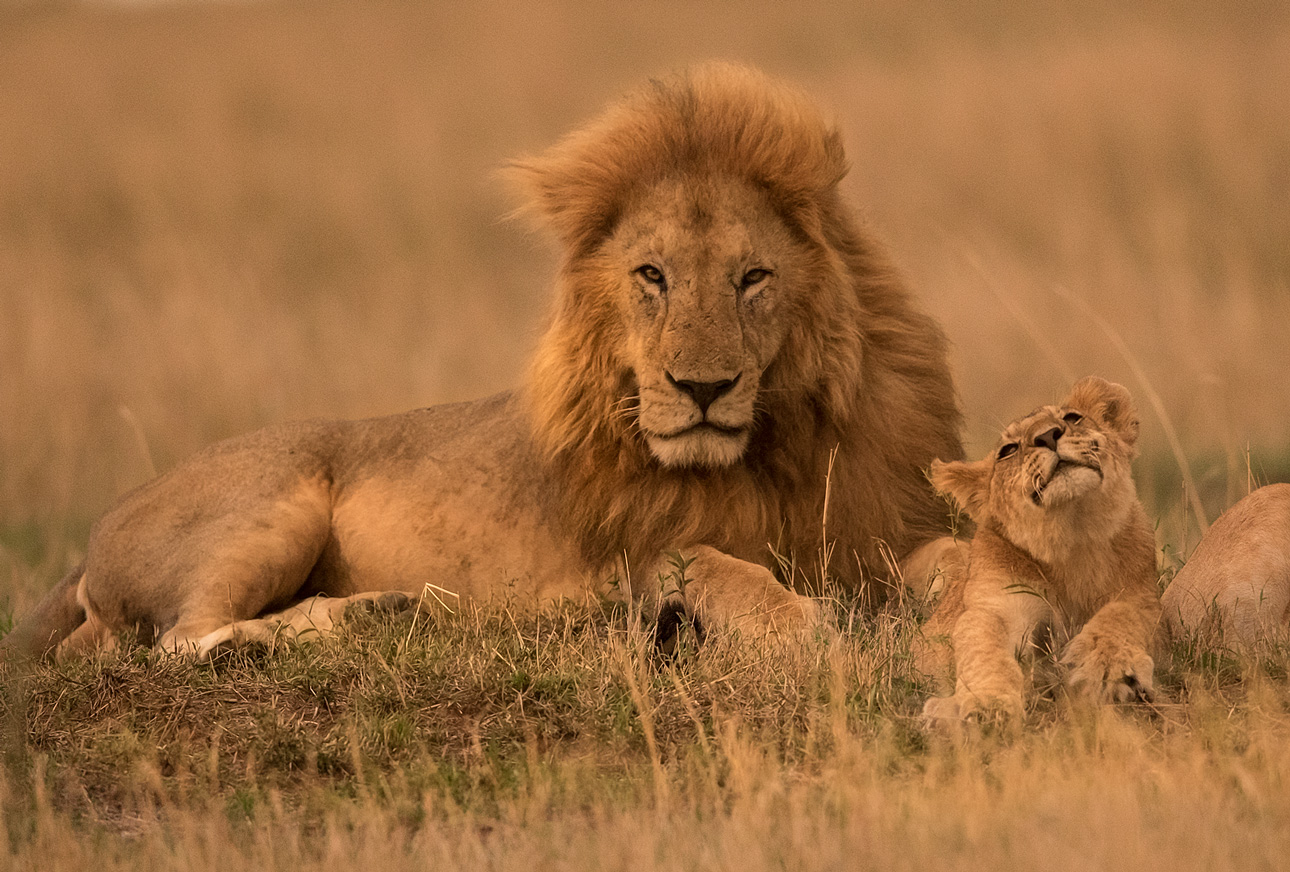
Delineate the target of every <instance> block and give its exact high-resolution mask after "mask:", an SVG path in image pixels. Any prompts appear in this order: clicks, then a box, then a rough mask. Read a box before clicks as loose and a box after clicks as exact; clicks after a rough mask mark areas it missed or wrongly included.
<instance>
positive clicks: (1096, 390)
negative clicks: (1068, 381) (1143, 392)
mask: <svg viewBox="0 0 1290 872" xmlns="http://www.w3.org/2000/svg"><path fill="white" fill-rule="evenodd" d="M1062 405H1064V406H1070V407H1072V408H1075V409H1079V410H1080V411H1081V412H1083V413H1084V414H1086V415H1091V416H1093V417H1094V418H1097V419H1098V420H1100V421H1102V422H1104V423H1105V424H1106V425H1107V426H1108V427H1111V428H1112V429H1114V430H1115V431H1116V433H1118V434H1119V436H1120V438H1121V439H1123V440H1124V441H1125V442H1126V443H1128V444H1129V445H1133V444H1134V443H1135V442H1137V441H1138V429H1139V425H1138V412H1137V410H1136V409H1134V408H1133V399H1132V397H1130V396H1129V391H1128V390H1127V389H1126V388H1125V387H1124V385H1118V384H1116V383H1115V382H1109V381H1107V380H1106V379H1102V378H1098V377H1097V376H1095V375H1090V376H1088V377H1087V378H1082V379H1080V380H1079V381H1077V382H1075V384H1074V386H1072V387H1071V392H1070V396H1068V397H1067V398H1066V401H1065V402H1064V403H1062Z"/></svg>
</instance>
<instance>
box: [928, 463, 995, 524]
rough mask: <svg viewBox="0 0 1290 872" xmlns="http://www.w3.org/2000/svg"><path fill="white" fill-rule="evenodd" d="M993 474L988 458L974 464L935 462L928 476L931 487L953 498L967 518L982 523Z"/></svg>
mask: <svg viewBox="0 0 1290 872" xmlns="http://www.w3.org/2000/svg"><path fill="white" fill-rule="evenodd" d="M990 471H991V464H990V460H989V459H988V458H987V459H985V460H978V461H975V462H973V463H966V462H964V461H962V460H954V461H951V462H949V463H944V462H943V461H940V460H933V461H932V468H931V471H930V472H929V473H928V476H927V477H928V479H930V480H931V482H932V487H934V488H936V489H937V490H938V491H940V492H941V493H943V494H945V495H946V496H947V497H950V498H951V499H952V500H954V502H955V503H957V504H958V506H959V508H960V509H962V510H963V511H964V512H966V513H967V514H968V517H970V518H972V520H974V521H978V522H979V521H980V520H981V519H982V517H983V516H984V514H985V505H986V500H987V498H988V497H989V496H990Z"/></svg>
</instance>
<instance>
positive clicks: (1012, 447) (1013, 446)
mask: <svg viewBox="0 0 1290 872" xmlns="http://www.w3.org/2000/svg"><path fill="white" fill-rule="evenodd" d="M1016 453H1017V443H1016V442H1009V443H1008V444H1007V445H1005V446H1003V447H1002V448H1000V449H999V455H998V459H999V460H1004V459H1006V458H1009V457H1011V456H1012V455H1014V454H1016Z"/></svg>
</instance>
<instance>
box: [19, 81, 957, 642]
mask: <svg viewBox="0 0 1290 872" xmlns="http://www.w3.org/2000/svg"><path fill="white" fill-rule="evenodd" d="M845 172H846V162H845V157H844V155H843V153H842V148H841V140H840V136H839V134H838V133H837V131H836V130H835V129H833V128H832V127H830V126H829V125H827V124H825V123H824V122H823V121H822V119H821V118H820V116H819V113H818V111H817V110H816V109H815V108H814V107H813V106H812V105H811V104H810V102H809V101H808V100H806V99H805V98H804V97H802V96H801V95H799V94H797V93H796V92H795V91H792V90H790V89H788V88H786V87H784V86H782V85H779V84H777V83H775V82H773V81H771V80H769V79H767V78H765V77H763V76H761V75H760V74H758V73H755V72H753V71H750V70H746V69H743V68H739V67H731V66H725V65H709V66H705V67H701V68H698V69H696V70H694V71H691V72H689V73H686V74H682V75H680V76H677V77H674V78H672V79H670V80H666V81H661V82H654V83H651V85H650V86H649V87H647V88H645V89H644V90H642V91H641V92H639V93H638V94H636V95H634V96H632V97H629V98H628V99H627V100H625V101H624V102H623V103H621V104H619V105H617V106H615V107H614V108H612V109H611V110H609V112H607V113H606V114H605V115H604V116H603V117H602V118H601V119H600V120H598V121H596V122H594V123H593V124H591V125H590V126H588V127H587V128H586V129H584V130H582V131H579V132H576V133H574V134H572V135H571V136H570V137H569V138H567V139H566V140H564V141H562V142H561V143H559V144H557V145H556V146H555V147H553V148H552V149H551V150H550V151H548V152H547V153H546V154H544V155H541V156H538V157H536V158H533V159H530V160H526V161H521V162H518V163H517V164H516V165H515V166H514V167H513V168H512V174H513V175H514V176H515V177H516V179H517V181H518V182H519V183H520V184H521V185H522V187H523V188H524V189H525V190H526V191H527V193H528V207H527V208H528V210H529V211H530V212H532V213H534V214H535V215H536V216H537V217H539V218H540V219H541V220H542V221H543V222H544V223H545V224H546V225H547V226H548V227H550V228H551V229H552V230H553V231H554V232H555V235H556V237H557V239H558V240H559V242H560V243H561V244H562V247H563V251H564V257H563V261H562V265H561V269H560V275H559V279H558V287H557V301H556V308H555V312H554V316H553V320H552V324H551V326H550V328H549V329H548V331H547V333H546V335H545V337H544V339H543V340H542V342H541V343H540V345H539V348H538V351H537V355H536V358H535V361H534V364H533V367H532V369H531V372H530V374H529V378H528V381H527V384H526V385H525V387H524V389H523V390H522V391H520V392H517V393H515V394H506V395H501V396H499V397H495V398H492V399H488V400H482V401H478V402H475V403H466V404H459V405H451V406H440V407H435V408H432V409H425V410H420V411H415V412H409V413H406V414H403V415H395V416H392V417H388V418H380V419H374V420H370V421H358V422H310V423H303V424H290V425H282V426H277V427H271V428H268V429H266V430H262V431H260V432H258V433H254V434H251V435H249V436H245V437H241V438H237V439H233V440H229V441H227V442H223V443H219V444H217V445H215V446H212V447H211V448H209V449H207V450H206V451H203V452H201V453H199V454H198V455H196V456H194V457H192V458H190V459H189V460H188V461H186V462H184V463H182V464H181V465H179V466H178V467H176V468H175V469H174V470H172V471H171V472H169V473H167V474H165V475H163V476H161V477H160V478H158V479H156V480H155V481H153V482H151V483H149V484H146V485H144V486H143V487H141V488H139V489H137V490H136V491H134V492H132V493H131V494H128V495H127V496H126V497H125V498H123V499H122V501H121V502H120V503H119V504H118V505H117V506H116V507H115V508H113V509H112V510H110V511H109V512H108V514H107V515H106V516H105V517H104V518H103V519H102V520H101V521H100V522H99V523H98V525H96V527H95V529H94V531H93V532H92V534H91V540H90V545H89V551H88V557H87V559H86V562H85V565H84V567H83V569H79V570H78V571H77V572H76V573H73V576H71V577H69V578H68V579H67V580H65V581H64V583H63V584H61V585H60V586H59V588H57V589H56V590H55V592H54V593H52V594H51V595H50V597H49V598H48V599H47V601H46V603H44V604H43V605H42V606H41V607H40V608H39V609H38V611H37V614H36V616H35V618H34V619H33V620H32V621H30V622H28V625H27V626H24V627H22V628H21V629H22V632H21V633H18V634H16V638H17V639H19V640H22V641H21V644H22V645H23V646H24V647H26V648H28V649H30V650H33V651H41V650H44V649H46V648H48V647H49V646H50V645H52V644H55V643H57V642H58V641H59V640H60V639H61V638H62V637H63V636H65V635H67V634H68V633H69V632H70V633H71V636H70V637H69V638H68V639H67V641H66V642H64V643H63V644H64V647H65V650H78V649H81V648H87V647H92V646H99V645H102V644H105V643H108V642H110V640H111V639H113V638H115V635H116V634H117V633H119V632H120V631H122V630H125V629H128V628H134V629H136V630H138V631H139V632H140V633H141V634H142V635H143V636H144V637H145V638H155V639H156V640H157V641H158V644H160V645H161V646H162V647H165V648H167V649H169V650H197V651H198V652H199V653H204V652H206V651H208V650H209V649H210V647H211V645H214V644H217V643H218V642H220V641H221V640H225V641H226V640H227V639H228V638H230V634H232V636H233V637H234V638H236V637H237V633H238V632H240V631H237V630H236V629H234V630H230V629H229V627H230V626H241V624H239V622H250V623H248V626H250V625H251V624H254V626H256V627H268V628H269V629H272V628H273V627H278V626H285V625H286V624H289V623H290V622H291V621H294V620H296V619H297V618H299V616H300V615H301V614H302V613H303V612H302V611H301V607H300V603H301V602H302V601H305V600H308V601H310V602H311V606H310V608H309V609H305V611H306V612H309V613H314V611H313V609H314V607H315V606H317V608H320V609H323V610H325V611H328V613H329V614H330V613H331V612H332V611H334V609H332V608H331V606H329V605H322V606H319V605H318V601H317V600H315V599H314V598H316V597H324V596H325V597H326V598H328V599H329V600H331V601H332V602H333V603H335V604H337V605H343V604H344V603H345V602H346V601H347V600H348V599H351V598H354V597H366V598H371V596H373V595H375V594H378V593H379V592H381V591H393V590H399V591H404V592H407V593H409V594H411V595H413V596H422V595H423V594H424V593H425V592H426V591H427V590H432V591H434V592H435V597H436V598H442V597H449V598H452V599H461V600H471V601H487V600H489V599H495V598H497V597H499V596H506V597H508V598H510V599H512V600H523V601H530V602H540V601H543V600H549V599H552V598H557V597H566V596H579V595H585V594H586V593H588V592H605V591H607V590H608V589H610V588H611V587H612V588H613V589H615V590H618V591H623V590H626V591H629V592H630V594H631V595H632V596H635V597H638V598H646V599H650V598H653V599H658V598H660V597H671V599H672V600H673V601H677V602H679V605H680V607H681V608H684V609H685V610H686V611H687V612H690V613H692V614H694V615H695V616H696V617H702V618H703V619H704V620H705V621H710V622H712V623H717V624H733V625H735V626H746V627H748V628H750V629H751V628H756V627H765V626H771V625H775V626H800V625H803V624H804V623H809V621H810V620H811V618H812V615H813V614H814V609H813V605H812V604H811V602H810V601H809V600H808V599H807V598H806V597H803V596H799V595H798V594H797V593H795V592H793V591H792V590H790V589H789V588H788V587H786V586H785V585H784V584H782V583H781V581H780V580H777V578H776V577H775V575H774V574H773V573H772V572H771V568H772V567H776V566H777V563H776V560H777V558H776V555H777V554H778V555H782V556H787V557H789V558H791V559H792V560H793V561H795V565H796V566H797V571H796V573H795V574H793V576H792V577H791V578H789V577H785V578H783V579H782V580H783V581H787V582H789V583H790V584H793V585H803V584H805V583H807V582H808V581H809V580H811V579H816V580H818V579H820V578H822V577H824V575H825V574H827V575H829V576H830V577H833V578H836V579H838V580H840V581H841V582H842V583H843V584H846V585H850V586H851V587H853V588H861V587H864V586H865V585H866V582H867V581H868V580H869V579H870V578H877V577H878V576H879V574H881V573H882V572H883V570H884V569H885V566H886V565H887V563H888V561H889V560H890V559H891V558H893V557H894V558H899V557H901V556H903V555H905V554H907V553H909V552H911V551H914V550H915V549H918V548H919V547H920V546H924V545H927V543H929V542H932V540H934V539H935V538H936V537H937V536H939V535H941V534H942V533H943V532H944V531H945V530H946V529H947V513H946V512H945V509H944V505H943V504H942V503H941V502H940V501H939V500H938V499H937V498H936V497H935V495H934V493H933V492H932V490H931V488H930V487H929V486H928V484H927V482H926V480H925V478H924V476H923V472H922V471H923V469H925V468H926V466H927V465H928V464H929V463H930V462H931V460H932V459H933V458H935V457H957V456H961V448H960V445H959V441H958V429H959V424H960V416H959V413H958V409H957V406H956V401H955V397H954V391H953V385H952V381H951V378H950V375H949V370H948V365H947V362H946V352H945V340H944V338H943V335H942V334H941V332H940V330H939V329H938V328H937V326H936V325H935V324H934V322H932V321H931V319H930V318H928V317H927V316H926V315H924V314H923V313H922V312H920V311H918V309H917V308H916V307H915V306H914V304H913V302H912V301H911V299H910V297H909V294H908V292H907V291H906V290H905V288H904V287H903V286H902V285H901V284H900V282H899V280H898V279H897V278H896V277H895V274H894V272H893V270H892V269H891V268H890V266H889V265H888V263H887V261H886V259H885V258H884V256H883V255H882V253H881V252H880V251H879V250H878V249H877V247H876V246H875V244H874V243H873V241H872V240H871V239H870V238H869V236H868V235H867V234H866V233H864V232H862V230H861V229H860V228H859V227H858V225H857V224H856V223H855V221H854V219H853V218H852V217H851V215H850V213H849V212H848V210H847V209H846V207H845V206H844V205H843V204H842V202H841V199H840V197H839V194H838V191H837V185H838V182H839V180H840V179H841V178H842V176H843V175H844V174H845ZM826 516H827V519H828V520H827V523H826V522H825V518H826ZM825 541H827V542H829V543H830V547H829V549H825V548H823V547H822V543H823V542H825ZM929 547H930V546H929ZM673 549H681V550H687V549H688V553H689V556H691V557H693V558H694V559H695V563H694V564H693V565H692V567H691V569H690V570H689V571H687V578H686V581H687V582H688V583H687V584H686V585H685V589H684V591H680V590H673V591H670V592H669V591H664V590H661V589H660V586H659V568H660V567H661V566H662V567H665V566H666V558H665V556H664V555H666V554H667V553H668V552H670V551H672V550H673ZM825 551H827V552H828V553H831V554H832V555H833V560H832V562H831V563H830V565H829V566H827V567H825V566H822V565H820V564H821V563H823V562H824V561H822V560H821V553H822V552H825ZM924 553H926V551H924ZM920 565H921V563H920ZM870 592H871V593H872V594H874V595H880V593H881V585H873V586H872V587H871V588H870ZM69 598H74V600H75V602H74V603H72V601H71V600H70V599H69ZM279 609H284V610H287V611H288V612H290V614H291V616H292V617H291V620H290V621H288V620H287V619H286V618H283V619H282V620H280V621H278V623H276V624H275V623H274V622H273V621H269V622H268V623H267V624H265V623H264V621H263V619H264V616H265V615H266V614H272V613H273V612H274V611H275V610H279ZM284 614H285V612H284ZM256 620H259V621H260V623H258V624H256V623H254V622H255V621H256ZM248 632H249V631H248ZM257 632H258V631H257ZM265 632H267V630H266V631H265ZM252 635H254V634H252ZM11 644H16V643H11Z"/></svg>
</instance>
